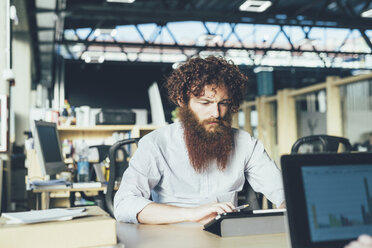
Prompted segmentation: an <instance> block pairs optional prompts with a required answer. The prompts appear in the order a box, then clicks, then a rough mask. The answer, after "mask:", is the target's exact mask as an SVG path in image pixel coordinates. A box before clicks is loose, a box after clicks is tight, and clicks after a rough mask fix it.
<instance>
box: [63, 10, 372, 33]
mask: <svg viewBox="0 0 372 248" xmlns="http://www.w3.org/2000/svg"><path fill="white" fill-rule="evenodd" d="M62 12H63V14H64V16H65V17H66V22H65V24H66V28H78V27H84V26H85V27H89V26H90V25H92V24H93V23H95V22H97V21H98V20H100V21H104V22H105V23H110V24H112V25H126V24H140V23H166V22H177V21H211V22H227V23H251V24H268V25H287V26H311V27H331V28H348V29H367V30H369V29H371V27H372V19H368V18H360V17H348V18H342V17H339V16H338V17H337V16H330V15H321V16H317V18H316V19H315V17H312V16H302V17H301V18H297V17H291V14H290V13H287V14H286V13H283V15H285V16H286V17H287V18H283V17H281V18H277V17H278V14H279V13H278V14H277V15H274V14H271V15H267V14H262V13H248V12H241V11H232V12H226V11H225V12H223V11H201V10H193V11H187V10H176V9H172V10H164V9H148V8H147V9H146V8H135V7H132V8H129V7H122V8H113V7H109V6H104V7H103V6H89V5H86V6H77V7H73V8H69V9H67V10H62Z"/></svg>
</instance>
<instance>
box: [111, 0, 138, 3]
mask: <svg viewBox="0 0 372 248" xmlns="http://www.w3.org/2000/svg"><path fill="white" fill-rule="evenodd" d="M134 1H136V0H106V2H109V3H133V2H134Z"/></svg>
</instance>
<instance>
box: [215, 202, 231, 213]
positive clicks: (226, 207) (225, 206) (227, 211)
mask: <svg viewBox="0 0 372 248" xmlns="http://www.w3.org/2000/svg"><path fill="white" fill-rule="evenodd" d="M218 207H219V208H221V209H223V212H224V213H229V212H232V211H233V210H232V208H231V207H230V206H229V205H227V203H220V204H219V205H218Z"/></svg>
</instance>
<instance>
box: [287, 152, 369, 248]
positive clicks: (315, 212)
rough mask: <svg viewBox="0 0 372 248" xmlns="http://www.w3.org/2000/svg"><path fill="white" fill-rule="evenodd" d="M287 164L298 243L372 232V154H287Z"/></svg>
mask: <svg viewBox="0 0 372 248" xmlns="http://www.w3.org/2000/svg"><path fill="white" fill-rule="evenodd" d="M281 166H282V173H283V183H284V191H285V198H286V203H287V215H288V226H289V233H290V239H291V244H292V247H293V248H296V247H317V248H322V247H328V248H332V247H343V246H344V245H345V244H347V243H349V242H350V241H351V240H354V239H356V238H357V237H358V236H359V235H360V234H363V233H366V234H370V235H372V153H353V154H352V153H349V154H298V155H285V156H282V158H281Z"/></svg>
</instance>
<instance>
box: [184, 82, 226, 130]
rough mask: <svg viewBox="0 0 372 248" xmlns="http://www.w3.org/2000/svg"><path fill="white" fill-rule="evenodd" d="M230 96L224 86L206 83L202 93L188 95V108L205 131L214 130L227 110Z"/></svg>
mask: <svg viewBox="0 0 372 248" xmlns="http://www.w3.org/2000/svg"><path fill="white" fill-rule="evenodd" d="M229 103H230V98H229V95H228V91H227V89H226V87H224V86H220V87H217V86H216V85H206V86H205V88H204V95H201V96H194V95H193V94H191V95H190V100H189V108H190V110H191V111H192V112H193V113H194V114H195V116H196V117H197V118H198V120H199V123H200V124H201V125H202V126H203V127H204V128H205V130H206V131H207V132H215V131H216V130H217V129H218V127H219V125H220V121H221V120H222V119H223V118H224V117H225V116H226V115H227V114H228V112H229Z"/></svg>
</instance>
